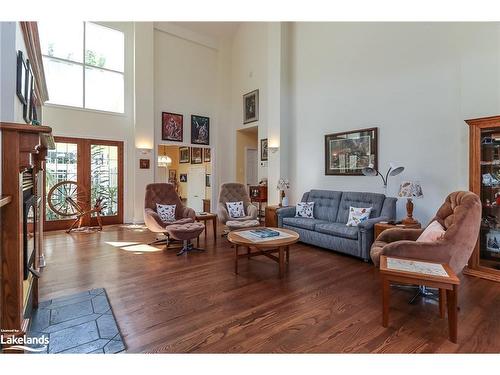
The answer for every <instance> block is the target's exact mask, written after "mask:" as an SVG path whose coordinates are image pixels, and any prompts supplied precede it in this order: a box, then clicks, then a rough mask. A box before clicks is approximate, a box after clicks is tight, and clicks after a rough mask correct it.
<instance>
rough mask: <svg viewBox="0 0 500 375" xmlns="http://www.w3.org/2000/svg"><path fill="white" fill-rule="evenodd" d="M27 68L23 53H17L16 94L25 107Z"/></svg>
mask: <svg viewBox="0 0 500 375" xmlns="http://www.w3.org/2000/svg"><path fill="white" fill-rule="evenodd" d="M27 68H28V67H27V66H26V62H25V61H24V57H23V51H17V74H16V94H17V97H18V98H19V100H20V101H21V103H23V105H26V104H27V101H26V97H25V90H26V74H27V72H28V71H27Z"/></svg>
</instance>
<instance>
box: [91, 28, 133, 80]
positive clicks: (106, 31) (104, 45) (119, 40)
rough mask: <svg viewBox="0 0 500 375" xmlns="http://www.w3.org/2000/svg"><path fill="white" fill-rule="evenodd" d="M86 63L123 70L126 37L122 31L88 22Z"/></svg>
mask: <svg viewBox="0 0 500 375" xmlns="http://www.w3.org/2000/svg"><path fill="white" fill-rule="evenodd" d="M85 44H86V46H85V63H86V64H88V65H93V66H96V67H99V68H106V69H112V70H117V71H119V72H123V66H124V37H123V33H122V32H121V31H117V30H114V29H110V28H109V27H104V26H100V25H97V24H95V23H90V22H87V23H86V25H85Z"/></svg>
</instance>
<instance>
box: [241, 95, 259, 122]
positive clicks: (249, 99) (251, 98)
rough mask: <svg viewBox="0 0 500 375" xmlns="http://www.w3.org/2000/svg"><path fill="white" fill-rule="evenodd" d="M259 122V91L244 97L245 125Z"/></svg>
mask: <svg viewBox="0 0 500 375" xmlns="http://www.w3.org/2000/svg"><path fill="white" fill-rule="evenodd" d="M258 120H259V90H254V91H252V92H249V93H248V94H245V95H243V123H244V124H248V123H250V122H254V121H258Z"/></svg>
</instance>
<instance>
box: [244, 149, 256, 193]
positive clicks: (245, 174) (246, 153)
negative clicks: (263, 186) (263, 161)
mask: <svg viewBox="0 0 500 375" xmlns="http://www.w3.org/2000/svg"><path fill="white" fill-rule="evenodd" d="M248 150H255V152H256V154H257V175H256V176H255V177H257V184H259V149H258V148H254V147H248V146H245V158H244V160H243V163H244V165H245V173H244V176H245V186H246V187H249V186H250V184H249V183H248V178H247V167H248Z"/></svg>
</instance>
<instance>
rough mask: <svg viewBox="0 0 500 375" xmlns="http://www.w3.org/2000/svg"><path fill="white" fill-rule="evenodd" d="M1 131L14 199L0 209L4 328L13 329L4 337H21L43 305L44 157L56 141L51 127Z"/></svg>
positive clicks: (0, 321) (0, 320)
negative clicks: (40, 300) (40, 291)
mask: <svg viewBox="0 0 500 375" xmlns="http://www.w3.org/2000/svg"><path fill="white" fill-rule="evenodd" d="M0 131H1V134H2V194H5V195H6V196H8V197H9V198H10V203H9V204H7V205H5V206H3V207H1V208H0V210H1V211H0V215H1V220H0V223H1V224H0V225H1V228H0V229H1V241H2V246H1V248H0V259H1V270H2V272H1V274H0V278H1V280H0V290H1V292H0V329H1V330H4V332H8V333H6V334H4V337H5V336H7V335H13V336H22V335H24V334H25V333H26V330H27V328H28V325H29V320H30V317H31V312H32V309H33V308H34V307H36V306H37V305H38V277H39V273H38V272H39V268H40V265H41V263H42V262H43V258H42V255H43V253H42V251H43V220H42V219H41V215H42V213H43V207H44V205H45V196H44V193H43V191H44V186H45V178H44V168H45V157H46V155H47V149H49V148H50V149H52V148H53V147H54V140H53V138H52V135H51V132H52V129H51V128H50V127H48V126H34V125H26V124H17V123H0ZM9 198H5V201H8V200H9ZM2 200H4V199H2ZM41 258H42V259H41Z"/></svg>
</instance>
